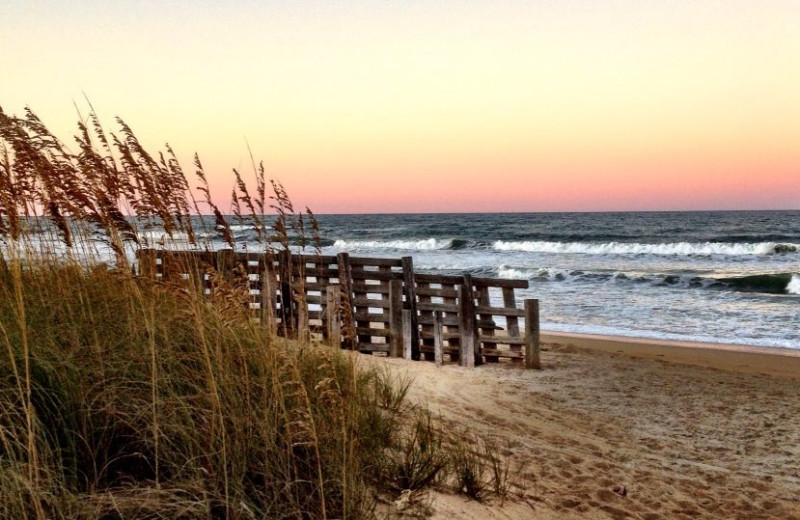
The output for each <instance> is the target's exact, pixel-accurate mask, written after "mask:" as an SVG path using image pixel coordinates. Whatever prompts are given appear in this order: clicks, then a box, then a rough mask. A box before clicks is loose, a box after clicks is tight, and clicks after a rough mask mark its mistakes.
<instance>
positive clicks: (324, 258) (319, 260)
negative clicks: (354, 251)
mask: <svg viewBox="0 0 800 520" xmlns="http://www.w3.org/2000/svg"><path fill="white" fill-rule="evenodd" d="M294 256H295V257H296V258H297V261H298V262H307V263H315V264H336V263H338V258H337V257H335V256H332V255H294Z"/></svg>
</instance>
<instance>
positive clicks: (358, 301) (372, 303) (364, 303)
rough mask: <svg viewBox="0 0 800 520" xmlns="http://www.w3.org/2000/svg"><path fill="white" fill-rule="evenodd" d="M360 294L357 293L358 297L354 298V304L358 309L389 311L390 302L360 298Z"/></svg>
mask: <svg viewBox="0 0 800 520" xmlns="http://www.w3.org/2000/svg"><path fill="white" fill-rule="evenodd" d="M358 294H359V293H358V292H356V297H355V298H353V304H354V305H355V306H356V307H374V308H378V309H388V308H389V300H376V299H374V298H367V297H365V296H358Z"/></svg>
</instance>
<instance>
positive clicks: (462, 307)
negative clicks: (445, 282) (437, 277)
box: [458, 274, 477, 368]
mask: <svg viewBox="0 0 800 520" xmlns="http://www.w3.org/2000/svg"><path fill="white" fill-rule="evenodd" d="M473 298H474V296H473V294H472V277H471V276H470V275H468V274H466V275H464V281H463V282H462V284H461V285H459V286H458V303H459V309H458V310H459V316H458V317H459V329H460V331H461V355H460V356H459V359H458V364H459V365H461V366H462V367H467V368H472V367H474V366H475V358H476V357H477V354H476V348H475V347H476V345H475V343H476V338H475V334H476V329H475V300H474V299H473Z"/></svg>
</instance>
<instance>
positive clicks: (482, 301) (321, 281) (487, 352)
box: [137, 249, 541, 368]
mask: <svg viewBox="0 0 800 520" xmlns="http://www.w3.org/2000/svg"><path fill="white" fill-rule="evenodd" d="M137 259H138V262H139V271H140V273H141V274H143V275H146V276H151V277H154V278H157V279H162V280H165V281H167V280H171V281H177V282H181V283H192V284H196V285H197V287H198V288H199V289H200V290H202V291H203V292H204V293H210V292H211V291H212V290H213V283H212V274H213V275H214V276H221V277H222V278H223V279H227V280H232V279H236V280H239V283H240V284H244V285H245V289H246V290H247V292H248V293H249V294H250V308H251V309H252V310H253V312H254V313H256V314H257V315H258V317H259V318H260V320H261V321H262V322H263V323H264V324H265V326H267V327H269V328H271V329H272V330H273V331H274V332H275V333H277V334H280V335H282V336H286V337H308V336H310V335H311V334H316V335H318V336H321V337H322V338H323V340H325V341H328V342H330V343H332V344H334V345H340V346H341V347H342V348H349V349H355V350H359V351H361V352H365V353H385V354H386V355H388V356H392V357H404V358H406V359H414V360H420V359H424V360H429V361H435V362H436V363H437V364H441V363H443V362H444V361H445V357H447V358H448V359H449V360H450V361H457V362H458V363H459V364H460V365H462V366H467V367H471V366H475V365H480V364H482V363H484V362H487V363H493V362H497V361H499V360H500V359H501V358H508V359H510V360H512V361H514V362H524V364H525V367H526V368H541V363H540V358H539V302H538V300H534V299H531V300H525V301H524V306H523V308H518V307H517V303H516V297H515V294H514V290H515V289H525V288H527V287H528V282H527V280H505V279H495V278H477V277H471V276H469V275H464V276H448V275H434V274H424V273H415V272H414V265H413V259H412V258H411V257H403V258H400V259H393V258H361V257H351V256H349V255H348V254H347V253H340V254H339V255H337V256H323V255H298V254H291V253H290V252H288V251H284V252H281V253H277V254H265V253H245V252H234V251H232V250H221V251H213V252H194V251H167V250H156V249H145V250H141V251H139V252H138V253H137ZM214 273H215V274H214ZM496 318H501V319H502V321H504V322H505V329H503V328H502V327H499V326H498V323H497V321H495V320H496ZM521 322H522V323H521Z"/></svg>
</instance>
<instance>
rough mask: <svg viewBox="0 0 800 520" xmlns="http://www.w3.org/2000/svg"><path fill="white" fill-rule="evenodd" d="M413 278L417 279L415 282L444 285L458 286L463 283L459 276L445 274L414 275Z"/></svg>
mask: <svg viewBox="0 0 800 520" xmlns="http://www.w3.org/2000/svg"><path fill="white" fill-rule="evenodd" d="M414 277H415V278H416V279H417V282H423V283H438V284H444V285H458V284H460V283H461V282H462V281H463V278H462V277H460V276H452V275H446V274H427V273H415V274H414Z"/></svg>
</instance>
